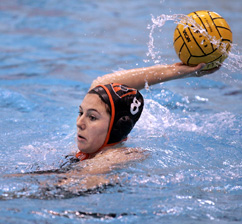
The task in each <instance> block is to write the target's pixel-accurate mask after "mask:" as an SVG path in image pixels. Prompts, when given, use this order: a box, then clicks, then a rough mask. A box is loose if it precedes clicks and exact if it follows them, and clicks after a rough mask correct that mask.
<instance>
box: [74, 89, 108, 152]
mask: <svg viewBox="0 0 242 224" xmlns="http://www.w3.org/2000/svg"><path fill="white" fill-rule="evenodd" d="M106 107H107V105H106V104H105V103H104V102H103V101H102V100H101V99H100V98H99V96H98V95H97V94H87V95H86V96H85V98H84V99H83V101H82V104H81V105H80V107H79V116H78V117H77V122H76V125H77V146H78V149H79V150H80V151H82V152H85V153H94V152H96V151H97V150H98V149H99V148H100V147H101V146H102V145H103V143H104V141H105V139H106V136H107V133H108V127H109V122H110V115H109V114H108V112H107V109H106Z"/></svg>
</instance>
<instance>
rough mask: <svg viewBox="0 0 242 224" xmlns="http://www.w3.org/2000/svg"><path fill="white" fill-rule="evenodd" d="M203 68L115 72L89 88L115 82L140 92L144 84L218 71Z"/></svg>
mask: <svg viewBox="0 0 242 224" xmlns="http://www.w3.org/2000/svg"><path fill="white" fill-rule="evenodd" d="M204 66H205V64H203V63H201V64H199V65H197V66H195V67H190V66H187V65H184V64H182V63H175V64H173V65H155V66H151V67H144V68H137V69H130V70H124V71H117V72H114V73H110V74H106V75H104V76H102V77H98V78H97V79H95V80H94V81H93V83H92V85H91V88H94V87H95V86H97V85H99V84H103V85H104V84H108V83H115V82H116V83H121V84H126V85H128V86H130V87H134V88H136V89H138V90H140V89H143V88H144V87H145V84H146V83H147V84H148V85H149V86H150V85H154V84H157V83H161V82H166V81H169V80H174V79H180V78H187V77H200V76H203V75H207V74H210V73H213V72H215V71H217V70H218V68H216V69H212V70H209V71H203V70H202V68H203V67H204Z"/></svg>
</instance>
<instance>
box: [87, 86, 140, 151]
mask: <svg viewBox="0 0 242 224" xmlns="http://www.w3.org/2000/svg"><path fill="white" fill-rule="evenodd" d="M88 93H89V94H97V95H98V96H99V97H100V98H101V100H102V101H103V102H104V103H105V104H106V105H108V108H107V112H108V113H109V114H110V116H111V119H110V124H109V128H108V134H107V136H106V139H105V142H104V144H103V146H102V147H101V148H103V147H105V146H107V145H114V144H117V143H119V142H121V141H123V140H125V139H126V138H127V136H128V134H129V133H130V131H131V130H132V129H133V127H134V125H135V123H136V122H137V121H138V120H139V118H140V115H141V113H142V110H143V106H144V99H143V96H142V95H141V93H140V92H139V91H138V90H137V89H134V88H130V87H128V86H126V85H122V84H119V83H111V84H107V85H98V86H96V87H95V88H93V89H91V90H90V91H89V92H88Z"/></svg>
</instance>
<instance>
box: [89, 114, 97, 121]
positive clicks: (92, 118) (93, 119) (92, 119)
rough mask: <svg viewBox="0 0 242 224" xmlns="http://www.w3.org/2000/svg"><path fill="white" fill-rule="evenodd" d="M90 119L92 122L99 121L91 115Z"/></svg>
mask: <svg viewBox="0 0 242 224" xmlns="http://www.w3.org/2000/svg"><path fill="white" fill-rule="evenodd" d="M89 119H90V121H96V120H97V118H96V117H95V116H94V115H90V116H89Z"/></svg>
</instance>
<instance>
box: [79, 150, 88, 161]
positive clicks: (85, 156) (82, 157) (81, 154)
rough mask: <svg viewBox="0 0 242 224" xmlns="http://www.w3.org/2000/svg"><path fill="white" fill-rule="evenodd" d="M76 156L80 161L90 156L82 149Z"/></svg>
mask: <svg viewBox="0 0 242 224" xmlns="http://www.w3.org/2000/svg"><path fill="white" fill-rule="evenodd" d="M76 158H77V159H79V160H80V161H83V160H85V159H88V158H89V154H88V153H85V152H81V151H80V152H78V153H77V154H76Z"/></svg>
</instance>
